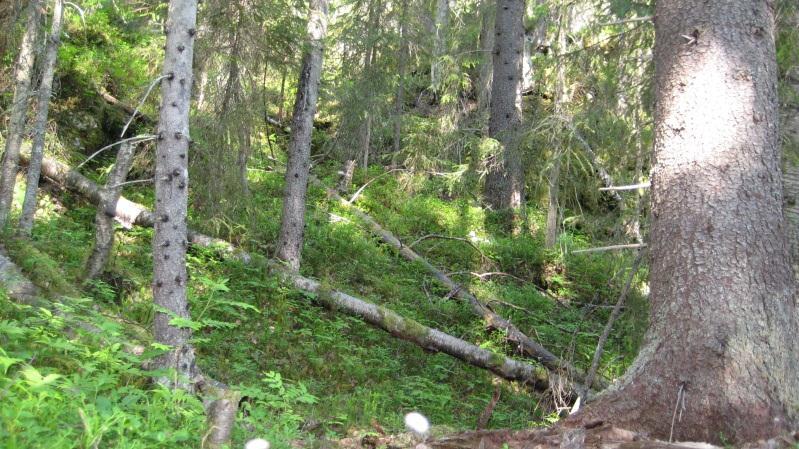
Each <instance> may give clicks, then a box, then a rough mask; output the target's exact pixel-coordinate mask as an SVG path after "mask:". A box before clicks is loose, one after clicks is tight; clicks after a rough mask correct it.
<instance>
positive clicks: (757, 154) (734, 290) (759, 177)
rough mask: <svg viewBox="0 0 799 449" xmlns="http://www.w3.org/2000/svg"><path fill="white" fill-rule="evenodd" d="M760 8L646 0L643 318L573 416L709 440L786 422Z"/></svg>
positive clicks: (791, 336) (768, 69)
mask: <svg viewBox="0 0 799 449" xmlns="http://www.w3.org/2000/svg"><path fill="white" fill-rule="evenodd" d="M772 14H773V13H772V10H771V5H770V2H769V1H766V0H759V1H751V2H741V1H732V0H725V1H720V0H719V1H714V2H706V1H699V0H661V1H659V2H657V7H656V12H655V30H656V44H655V91H656V95H655V101H656V105H655V115H654V128H655V129H654V131H655V143H654V159H653V161H654V166H653V173H652V195H653V204H652V226H651V242H650V248H651V251H652V253H651V255H652V257H651V261H652V263H651V271H650V282H651V285H650V288H651V309H650V328H649V331H648V334H647V337H646V340H645V343H644V346H643V349H642V350H641V352H640V354H639V356H638V358H637V359H636V361H635V362H634V363H633V366H632V367H631V368H630V369H629V371H628V373H627V374H626V375H625V377H624V378H623V379H622V381H621V382H620V384H619V386H618V388H617V389H615V390H614V391H612V392H609V393H608V394H606V395H605V396H604V397H603V398H602V399H600V400H599V401H597V402H596V403H594V404H592V405H591V406H589V408H588V409H587V410H585V412H584V413H583V414H582V415H581V416H580V415H578V418H577V419H576V420H575V421H578V422H582V423H587V422H589V421H593V420H594V419H596V418H600V419H604V420H606V421H610V422H612V423H613V424H615V425H617V426H620V427H625V428H630V429H632V430H638V431H644V432H647V433H649V434H651V435H652V436H654V437H658V438H664V439H666V438H673V439H675V440H700V441H709V442H716V443H720V442H724V443H736V442H742V441H751V440H755V439H759V438H762V437H768V436H773V435H775V434H777V433H779V432H782V431H785V430H788V429H790V428H792V426H794V425H795V424H796V423H797V421H796V417H797V416H796V415H797V409H796V405H797V404H798V403H799V371H798V370H797V364H798V363H799V361H797V354H799V345H798V344H797V342H799V339H797V338H796V335H797V304H796V297H795V294H796V289H795V284H794V278H793V273H792V270H791V267H790V264H789V257H788V246H787V243H786V236H785V221H784V219H783V214H782V210H781V207H782V185H781V177H780V154H779V145H778V139H777V128H778V124H777V102H776V100H777V90H776V77H777V74H776V64H775V50H774V34H773V33H774V24H773V15H772Z"/></svg>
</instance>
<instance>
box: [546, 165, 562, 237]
mask: <svg viewBox="0 0 799 449" xmlns="http://www.w3.org/2000/svg"><path fill="white" fill-rule="evenodd" d="M554 159H555V160H553V161H552V167H550V169H549V176H548V179H547V185H548V187H549V189H548V194H547V199H548V204H547V230H546V236H545V239H544V246H545V247H547V248H552V247H554V246H555V243H557V241H558V235H559V234H560V232H559V230H560V219H559V218H560V203H559V202H558V196H559V192H560V154H559V152H558V154H555V155H554Z"/></svg>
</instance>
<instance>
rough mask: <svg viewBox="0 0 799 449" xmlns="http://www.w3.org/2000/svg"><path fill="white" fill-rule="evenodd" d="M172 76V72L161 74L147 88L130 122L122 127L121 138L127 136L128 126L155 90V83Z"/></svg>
mask: <svg viewBox="0 0 799 449" xmlns="http://www.w3.org/2000/svg"><path fill="white" fill-rule="evenodd" d="M170 76H172V74H171V73H169V74H166V75H161V76H159V77H158V78H156V79H154V80H153V82H152V83H150V86H149V87H148V88H147V92H145V93H144V96H143V97H141V100H140V101H139V104H138V105H136V108H134V109H133V114H131V115H130V118H129V119H128V122H127V123H125V127H124V128H122V134H120V135H119V137H120V138H122V137H125V132H127V130H128V126H130V124H131V122H133V119H134V118H136V114H138V113H139V109H140V108H141V107H142V106H143V105H144V102H145V101H147V97H148V96H149V95H150V92H152V91H153V88H154V87H155V85H156V84H158V83H160V82H161V80H163V79H166V78H169V77H170Z"/></svg>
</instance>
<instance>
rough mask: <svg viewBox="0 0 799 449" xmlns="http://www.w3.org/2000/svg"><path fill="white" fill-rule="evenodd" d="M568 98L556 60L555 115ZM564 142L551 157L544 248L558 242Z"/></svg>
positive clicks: (561, 35) (562, 47)
mask: <svg viewBox="0 0 799 449" xmlns="http://www.w3.org/2000/svg"><path fill="white" fill-rule="evenodd" d="M568 14H569V7H568V6H562V7H561V13H560V20H559V22H558V36H557V40H558V47H557V48H558V53H564V52H565V51H566V46H567V43H566V28H567V26H568ZM568 101H569V98H568V94H567V92H566V64H565V62H564V61H563V60H558V68H557V79H556V80H555V115H556V116H558V117H564V116H565V114H566V111H565V108H566V103H568ZM564 140H565V139H560V142H559V146H560V148H558V149H557V150H556V151H554V152H553V155H552V159H553V160H552V166H551V167H550V169H549V176H548V179H547V181H548V186H549V189H548V190H549V194H548V195H547V196H548V197H549V204H548V207H547V229H546V237H545V239H544V246H546V247H547V248H552V247H553V246H555V243H556V242H557V240H558V234H559V232H558V231H559V227H560V220H559V218H560V205H559V202H558V196H559V193H560V158H561V156H562V154H563V147H564Z"/></svg>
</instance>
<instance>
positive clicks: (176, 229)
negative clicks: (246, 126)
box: [153, 0, 198, 391]
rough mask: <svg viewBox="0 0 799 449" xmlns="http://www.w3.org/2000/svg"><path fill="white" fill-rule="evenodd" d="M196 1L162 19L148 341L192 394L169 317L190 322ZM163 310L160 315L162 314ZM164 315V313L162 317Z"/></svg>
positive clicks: (177, 330) (174, 5) (190, 355)
mask: <svg viewBox="0 0 799 449" xmlns="http://www.w3.org/2000/svg"><path fill="white" fill-rule="evenodd" d="M196 19H197V0H171V1H170V2H169V10H168V15H167V23H166V30H167V32H168V33H167V37H166V56H165V57H164V68H163V70H164V73H166V74H169V75H170V76H169V77H168V78H166V79H165V80H164V81H163V82H162V83H161V109H160V111H161V112H160V118H159V121H158V136H159V138H158V141H157V145H156V151H155V157H156V159H155V160H156V165H155V215H156V217H157V220H156V223H155V233H154V235H153V301H154V302H155V305H156V307H157V309H156V313H155V319H154V331H153V335H154V337H155V340H156V341H157V342H158V343H161V344H164V345H168V346H170V347H171V350H169V352H167V353H166V354H164V355H162V356H161V357H159V359H158V361H157V363H156V365H157V366H158V367H161V368H171V369H174V370H175V371H176V373H177V376H178V377H177V378H176V379H166V378H163V379H159V382H161V383H164V384H166V385H173V386H179V387H181V388H185V389H187V390H190V391H193V389H194V385H193V383H192V381H193V379H194V378H195V377H196V376H197V375H198V370H197V366H196V364H195V356H194V348H193V347H192V345H191V342H190V339H191V329H190V328H185V327H177V326H174V325H172V324H170V320H172V318H173V316H172V315H174V316H175V317H180V318H184V319H189V318H190V315H189V306H188V301H187V299H186V282H187V275H186V247H187V246H188V241H187V234H186V218H187V204H188V182H189V179H188V177H189V172H188V157H189V155H188V152H189V108H190V102H191V85H192V55H193V52H194V40H195V39H194V38H195V34H196V28H195V23H196ZM164 309H165V311H164ZM167 311H168V313H167Z"/></svg>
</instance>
